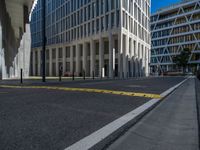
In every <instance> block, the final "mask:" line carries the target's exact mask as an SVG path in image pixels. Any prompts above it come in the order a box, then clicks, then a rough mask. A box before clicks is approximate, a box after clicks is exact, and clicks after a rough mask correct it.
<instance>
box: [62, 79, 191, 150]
mask: <svg viewBox="0 0 200 150" xmlns="http://www.w3.org/2000/svg"><path fill="white" fill-rule="evenodd" d="M190 78H192V77H188V78H186V79H185V80H183V81H182V82H180V83H179V84H177V85H175V86H173V87H172V88H170V89H168V90H167V91H165V92H163V93H162V94H161V97H162V98H160V99H151V100H150V101H149V102H147V103H145V104H143V105H142V106H140V107H138V108H136V109H134V110H133V111H131V112H129V113H127V114H125V115H124V116H122V117H120V118H119V119H117V120H115V121H113V122H111V123H109V124H108V125H106V126H104V127H102V128H101V129H99V130H97V131H95V132H94V133H92V134H90V135H89V136H87V137H85V138H83V139H81V140H80V141H78V142H76V143H74V144H73V145H71V146H69V147H67V148H65V149H64V150H88V149H90V150H101V149H103V148H105V147H106V146H108V145H109V144H110V143H112V142H113V141H114V140H115V139H117V138H118V137H119V136H120V135H122V134H123V133H124V132H125V131H126V130H128V129H129V128H130V127H131V126H133V125H134V124H135V123H137V122H138V121H139V120H140V119H141V118H142V117H144V116H145V114H147V113H148V112H150V111H151V110H152V109H154V108H155V107H156V106H157V105H158V104H159V103H160V102H161V100H163V99H164V98H166V97H167V96H168V95H170V94H171V93H172V92H173V91H175V90H176V89H177V88H178V87H180V86H181V85H182V84H183V83H185V82H186V81H187V80H188V79H190Z"/></svg>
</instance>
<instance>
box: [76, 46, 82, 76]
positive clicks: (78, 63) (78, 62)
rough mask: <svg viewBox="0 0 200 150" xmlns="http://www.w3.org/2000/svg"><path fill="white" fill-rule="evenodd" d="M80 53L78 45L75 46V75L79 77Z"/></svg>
mask: <svg viewBox="0 0 200 150" xmlns="http://www.w3.org/2000/svg"><path fill="white" fill-rule="evenodd" d="M80 51H81V49H80V45H79V44H77V45H76V74H77V75H78V76H79V74H80V70H81V68H80V64H81V62H80V61H81V58H80V57H81V56H80Z"/></svg>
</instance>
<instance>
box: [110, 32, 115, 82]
mask: <svg viewBox="0 0 200 150" xmlns="http://www.w3.org/2000/svg"><path fill="white" fill-rule="evenodd" d="M113 43H114V41H113V36H112V34H111V33H109V78H113V77H114V74H113V71H114V70H115V62H114V60H115V50H114V47H113Z"/></svg>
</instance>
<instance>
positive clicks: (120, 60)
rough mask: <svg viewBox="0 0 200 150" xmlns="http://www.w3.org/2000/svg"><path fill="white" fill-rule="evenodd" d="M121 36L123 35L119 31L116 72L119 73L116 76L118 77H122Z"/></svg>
mask: <svg viewBox="0 0 200 150" xmlns="http://www.w3.org/2000/svg"><path fill="white" fill-rule="evenodd" d="M122 38H123V36H122V34H121V32H120V33H119V35H118V74H119V75H118V76H119V77H120V78H122V77H123V65H122V57H123V52H122V51H123V50H122V46H123V45H122V41H123V40H122Z"/></svg>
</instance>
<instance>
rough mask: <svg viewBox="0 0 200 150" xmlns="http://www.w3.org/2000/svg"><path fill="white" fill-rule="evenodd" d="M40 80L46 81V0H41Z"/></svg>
mask: <svg viewBox="0 0 200 150" xmlns="http://www.w3.org/2000/svg"><path fill="white" fill-rule="evenodd" d="M42 8H43V9H42V10H43V11H42V18H43V19H42V36H43V38H42V81H43V82H46V68H45V54H46V52H45V51H46V19H45V15H46V0H42Z"/></svg>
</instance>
